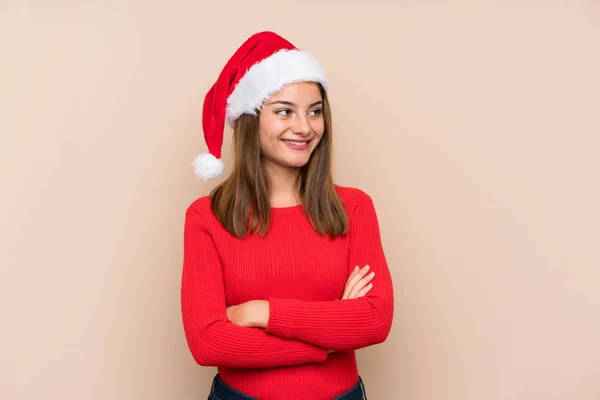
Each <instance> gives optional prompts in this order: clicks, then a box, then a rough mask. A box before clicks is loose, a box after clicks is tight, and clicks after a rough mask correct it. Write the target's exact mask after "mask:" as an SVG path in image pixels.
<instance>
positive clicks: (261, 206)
mask: <svg viewBox="0 0 600 400" xmlns="http://www.w3.org/2000/svg"><path fill="white" fill-rule="evenodd" d="M319 86H320V85H319ZM320 89H321V95H322V97H323V118H324V119H325V131H324V133H323V137H322V138H321V141H320V142H319V144H318V145H317V147H316V148H315V150H314V151H313V153H312V155H311V157H310V159H309V161H308V163H306V165H304V166H303V167H302V168H301V170H300V173H299V174H298V181H297V182H296V184H297V188H298V192H299V193H300V197H301V201H302V206H303V208H304V210H305V212H306V214H307V216H308V218H309V220H310V223H311V224H312V226H313V228H314V229H315V230H316V231H317V232H318V233H319V234H321V235H325V234H328V235H329V236H330V237H335V236H339V235H345V234H346V233H348V225H349V223H348V216H347V214H346V211H345V209H344V205H343V203H342V200H341V199H340V197H339V196H338V194H337V192H336V190H335V186H334V183H333V177H332V173H331V158H332V132H331V108H330V105H329V101H328V99H327V95H326V93H325V91H324V90H323V88H322V87H321V86H320ZM258 128H259V117H258V116H256V115H250V114H244V115H242V116H240V117H239V118H238V119H237V120H236V122H235V125H234V128H233V161H234V166H233V172H232V174H231V175H230V176H229V177H228V178H227V179H226V180H225V181H224V182H223V183H221V184H220V185H219V186H217V187H216V188H215V189H214V190H213V191H212V193H211V195H212V199H211V207H212V210H213V212H214V213H215V215H216V216H217V219H218V220H219V221H220V222H221V224H222V225H223V226H224V227H225V229H227V230H228V231H229V232H230V233H231V234H232V235H234V236H237V237H239V238H243V237H245V236H246V234H248V233H250V234H253V233H258V234H259V235H261V236H264V235H265V234H266V233H267V231H268V228H269V223H270V220H271V206H270V204H269V181H268V179H267V175H266V171H265V169H264V166H263V165H262V160H261V150H260V138H259V133H258V131H259V129H258Z"/></svg>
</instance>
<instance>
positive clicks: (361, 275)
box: [342, 265, 374, 300]
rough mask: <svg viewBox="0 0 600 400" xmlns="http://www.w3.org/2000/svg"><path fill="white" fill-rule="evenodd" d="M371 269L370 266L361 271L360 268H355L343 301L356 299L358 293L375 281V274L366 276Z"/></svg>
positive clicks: (347, 283)
mask: <svg viewBox="0 0 600 400" xmlns="http://www.w3.org/2000/svg"><path fill="white" fill-rule="evenodd" d="M369 269H370V267H369V266H368V265H366V266H365V267H364V268H361V269H359V268H358V266H357V267H355V268H354V270H353V271H352V273H351V274H350V277H349V278H348V281H347V282H346V287H345V289H344V294H343V296H342V300H345V299H354V298H356V296H357V295H358V293H359V292H361V291H362V289H364V288H365V286H366V285H367V284H368V283H369V282H370V281H371V280H372V279H373V277H374V273H371V274H369V275H366V274H367V273H368V272H369ZM367 292H368V290H367Z"/></svg>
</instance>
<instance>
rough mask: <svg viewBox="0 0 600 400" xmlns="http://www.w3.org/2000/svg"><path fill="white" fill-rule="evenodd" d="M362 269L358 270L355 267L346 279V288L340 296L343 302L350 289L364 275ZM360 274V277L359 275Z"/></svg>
mask: <svg viewBox="0 0 600 400" xmlns="http://www.w3.org/2000/svg"><path fill="white" fill-rule="evenodd" d="M363 270H364V268H363V269H360V268H359V267H358V265H357V266H356V267H354V269H353V270H352V273H351V274H350V276H349V277H348V280H347V281H346V287H345V288H344V295H343V296H342V300H345V299H347V298H348V293H350V289H352V286H353V285H354V284H355V283H356V282H357V281H359V280H360V279H361V278H362V276H363V275H364V273H363ZM361 273H362V275H361Z"/></svg>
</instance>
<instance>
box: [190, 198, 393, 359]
mask: <svg viewBox="0 0 600 400" xmlns="http://www.w3.org/2000/svg"><path fill="white" fill-rule="evenodd" d="M184 246H185V251H184V270H183V280H182V307H183V309H182V311H183V320H184V329H185V332H186V337H187V340H188V344H189V347H190V349H191V351H192V354H193V356H194V358H195V359H196V361H197V362H198V363H199V364H201V365H212V366H214V365H219V366H230V367H243V368H267V367H274V366H291V365H300V364H306V363H315V362H316V363H319V362H324V361H325V360H326V358H327V353H328V351H331V350H339V351H344V350H354V349H358V348H361V347H366V346H370V345H373V344H377V343H381V342H383V341H384V340H385V339H386V338H387V335H388V334H389V331H390V328H391V323H392V318H393V288H392V281H391V277H390V273H389V270H388V267H387V263H386V260H385V256H384V253H383V249H382V246H381V239H380V233H379V225H378V221H377V217H376V214H375V209H374V207H373V203H372V200H371V199H370V198H369V197H366V198H365V199H364V200H363V201H362V202H361V203H360V204H359V205H358V206H357V207H356V208H355V209H354V211H353V213H352V215H351V228H350V257H349V261H350V263H351V265H356V266H360V265H368V266H369V268H362V269H357V268H355V270H354V271H353V273H352V274H351V276H350V277H349V279H348V283H347V285H346V290H345V292H344V296H343V297H342V299H340V300H333V301H318V302H307V301H299V300H293V299H277V298H269V299H268V300H254V301H250V302H247V303H243V304H240V305H237V306H233V307H229V308H226V306H225V304H226V302H225V295H224V289H223V288H224V286H223V281H222V273H221V270H220V260H219V258H218V254H217V252H216V249H215V247H214V243H213V242H212V238H211V236H210V233H209V232H208V231H207V230H206V225H205V224H204V223H203V220H202V217H201V216H200V215H199V214H198V213H197V212H194V211H193V210H188V213H187V214H186V225H185V236H184ZM369 269H370V271H371V273H374V275H367V272H368V271H369ZM200 282H202V288H200ZM369 283H370V284H371V286H369ZM240 354H244V357H239V355H240Z"/></svg>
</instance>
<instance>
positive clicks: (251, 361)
mask: <svg viewBox="0 0 600 400" xmlns="http://www.w3.org/2000/svg"><path fill="white" fill-rule="evenodd" d="M181 307H182V318H183V326H184V331H185V336H186V339H187V343H188V346H189V348H190V350H191V353H192V355H193V357H194V359H195V360H196V362H197V363H198V364H200V365H204V366H224V367H232V368H270V367H283V366H293V365H300V364H307V363H318V362H324V361H325V360H326V359H327V350H326V349H323V348H319V347H317V346H314V345H311V344H308V343H304V342H301V341H297V340H292V339H284V338H280V337H277V336H272V335H268V334H267V333H265V331H264V330H263V329H260V328H247V327H241V326H238V325H234V324H233V323H231V322H230V321H229V319H228V318H227V314H226V300H225V289H224V282H223V273H222V267H221V262H220V259H219V255H218V253H217V249H216V247H215V245H214V242H213V238H212V236H211V234H210V232H209V229H208V227H207V225H206V223H205V221H204V219H203V218H202V216H201V215H200V214H199V213H198V211H197V210H193V209H188V210H187V212H186V217H185V228H184V255H183V272H182V284H181Z"/></svg>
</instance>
